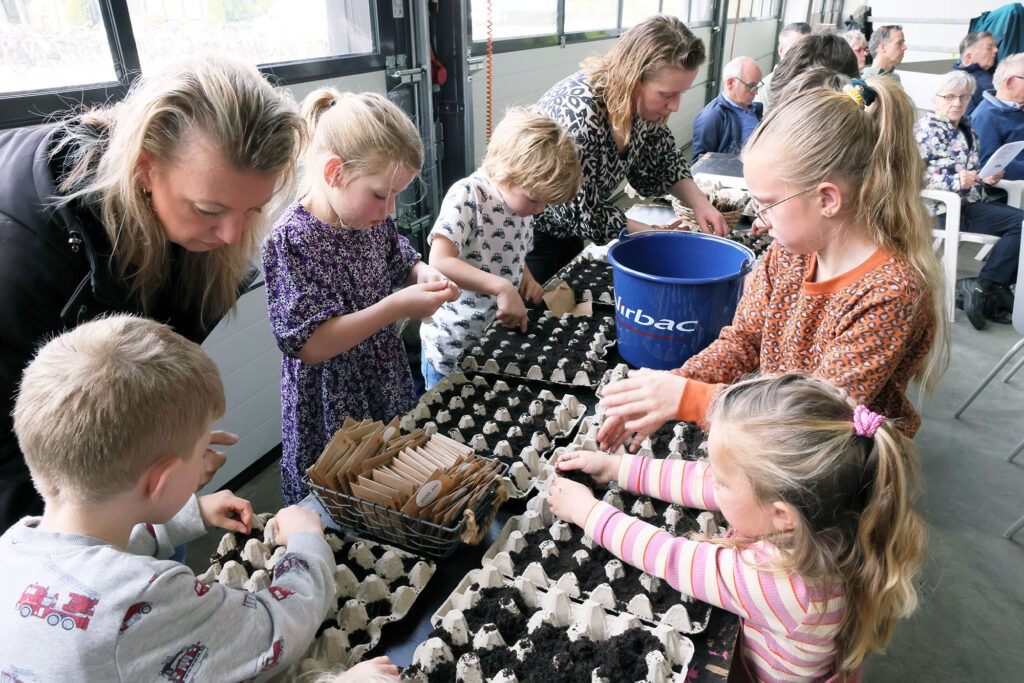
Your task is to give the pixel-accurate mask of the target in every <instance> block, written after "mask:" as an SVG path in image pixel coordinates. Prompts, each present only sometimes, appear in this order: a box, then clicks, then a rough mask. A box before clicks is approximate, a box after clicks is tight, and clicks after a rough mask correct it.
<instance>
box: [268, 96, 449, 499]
mask: <svg viewBox="0 0 1024 683" xmlns="http://www.w3.org/2000/svg"><path fill="white" fill-rule="evenodd" d="M302 113H303V115H304V116H305V118H306V122H307V124H308V126H309V136H310V146H309V149H308V150H307V152H306V157H305V176H304V178H303V182H302V186H303V187H302V191H301V193H300V195H299V198H298V200H297V201H295V202H293V203H292V204H291V206H289V207H288V208H287V209H286V210H285V212H284V213H283V214H282V215H281V217H280V218H279V219H278V221H277V223H276V224H275V225H274V229H273V231H272V232H271V234H270V235H268V236H267V239H266V241H265V242H264V243H263V250H262V255H263V272H264V275H265V276H266V280H267V306H268V308H269V309H270V324H271V327H272V328H273V331H274V336H275V337H276V338H277V345H278V347H280V349H281V352H282V353H283V354H284V360H283V362H282V364H281V484H282V487H283V490H284V500H285V504H287V505H291V504H292V503H298V502H299V501H300V500H302V498H303V497H305V495H306V493H308V491H307V489H306V487H305V486H304V484H303V483H302V475H303V474H304V473H305V471H306V468H308V467H309V466H310V465H312V464H313V462H315V461H316V459H317V458H318V457H319V456H320V453H321V452H322V451H323V449H324V446H326V445H327V442H328V441H329V440H330V439H331V437H333V436H334V433H335V432H336V431H337V430H339V429H340V428H341V426H342V424H343V423H344V421H345V419H346V418H352V419H355V420H362V419H371V420H383V421H384V422H387V421H389V420H391V418H393V417H395V416H397V415H401V414H402V413H404V412H405V411H407V410H409V409H410V408H412V406H413V404H414V403H416V394H415V392H414V391H413V384H412V371H411V369H410V367H409V358H408V356H407V355H406V352H405V345H404V344H403V343H402V337H401V335H400V334H399V329H398V326H397V325H396V324H395V323H396V322H397V321H398V320H399V319H403V318H404V319H419V318H425V317H428V316H430V315H431V314H432V313H433V312H434V311H436V310H437V308H438V307H439V306H440V305H441V304H442V303H444V302H446V301H454V300H455V299H457V298H458V296H459V294H460V291H459V288H458V287H456V286H455V285H454V284H453V283H450V282H448V280H447V279H445V277H444V276H443V275H441V273H439V272H438V271H437V270H436V269H434V268H432V267H431V266H429V265H428V264H427V263H425V262H424V261H422V260H420V255H419V253H418V252H417V251H416V250H415V249H413V248H412V246H411V245H410V244H409V241H408V240H407V239H405V238H404V237H402V236H401V235H399V234H398V228H397V227H396V226H395V221H394V219H393V218H392V216H391V214H392V213H394V211H395V197H396V196H397V195H398V193H400V192H401V191H402V190H404V189H405V188H406V187H407V186H408V185H409V183H411V182H412V180H413V178H414V177H415V176H416V174H418V173H419V171H420V166H421V165H422V164H423V143H422V142H421V141H420V138H419V133H418V132H417V130H416V126H415V125H414V124H413V122H412V121H410V120H409V117H407V116H406V115H405V114H404V113H403V112H402V110H401V109H399V108H398V106H397V105H395V104H394V103H393V102H391V101H390V100H388V98H386V97H384V96H383V95H378V94H376V93H340V92H337V91H336V90H332V89H330V88H324V89H321V90H317V91H315V92H312V93H310V94H309V95H307V96H306V99H305V100H304V102H303V104H302ZM395 290H397V291H395Z"/></svg>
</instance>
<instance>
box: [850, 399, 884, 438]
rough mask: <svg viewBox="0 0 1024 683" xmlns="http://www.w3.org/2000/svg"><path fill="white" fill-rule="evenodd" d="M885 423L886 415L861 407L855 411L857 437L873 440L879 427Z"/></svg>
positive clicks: (854, 424)
mask: <svg viewBox="0 0 1024 683" xmlns="http://www.w3.org/2000/svg"><path fill="white" fill-rule="evenodd" d="M883 422H885V415H879V414H878V413H873V412H871V411H870V410H869V409H868V407H867V406H865V405H859V406H857V407H856V408H854V409H853V429H854V431H855V432H857V436H866V437H868V438H872V437H874V436H875V432H876V431H877V430H878V426H879V425H881V424H882V423H883Z"/></svg>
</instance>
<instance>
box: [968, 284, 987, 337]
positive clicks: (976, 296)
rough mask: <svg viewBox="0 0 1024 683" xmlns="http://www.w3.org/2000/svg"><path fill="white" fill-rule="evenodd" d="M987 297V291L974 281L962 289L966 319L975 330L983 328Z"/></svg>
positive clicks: (985, 318)
mask: <svg viewBox="0 0 1024 683" xmlns="http://www.w3.org/2000/svg"><path fill="white" fill-rule="evenodd" d="M988 298H989V295H988V292H986V291H985V290H984V289H982V288H981V287H980V286H979V285H978V283H976V282H975V283H972V284H971V286H970V287H967V288H966V289H964V311H965V312H966V313H967V319H968V320H970V321H971V325H973V326H974V329H976V330H983V329H985V323H986V321H987V316H986V315H985V309H986V308H987V307H988Z"/></svg>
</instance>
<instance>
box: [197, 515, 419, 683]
mask: <svg viewBox="0 0 1024 683" xmlns="http://www.w3.org/2000/svg"><path fill="white" fill-rule="evenodd" d="M272 519H273V517H272V515H271V514H269V513H265V514H260V515H255V516H254V517H253V520H252V525H251V531H250V533H248V534H241V533H237V532H230V533H227V534H225V535H224V536H223V537H222V538H221V540H220V544H219V545H218V546H217V551H216V553H214V554H213V555H212V556H211V558H210V561H211V564H210V568H209V569H208V570H207V571H206V572H205V573H203V574H201V575H200V576H199V577H198V579H199V580H200V581H202V582H203V583H207V584H209V583H213V582H214V581H216V582H218V583H221V584H224V585H225V586H228V587H230V588H239V589H244V590H248V591H251V592H257V591H260V590H265V589H267V588H269V587H270V583H271V577H272V576H273V569H274V567H275V566H276V564H277V562H278V561H279V560H280V558H281V557H283V556H284V554H285V553H286V552H287V548H286V546H283V545H278V544H277V543H276V538H275V536H276V524H274V523H273V522H272V521H271V520H272ZM324 538H325V539H326V540H327V544H328V545H329V546H330V548H331V551H332V552H333V553H334V560H335V562H336V564H337V566H336V568H335V571H334V601H333V605H334V606H333V607H332V608H331V610H330V611H329V612H328V614H327V616H326V617H325V618H324V620H323V622H322V623H321V624H320V627H319V628H318V629H317V632H316V638H315V639H314V640H313V642H312V643H311V644H310V646H309V648H308V649H307V651H306V653H305V654H304V655H303V657H302V658H301V659H300V660H299V661H297V662H296V663H295V664H293V665H292V666H291V667H289V668H288V669H287V670H286V671H285V672H282V674H281V678H282V680H294V678H295V676H296V675H298V674H299V673H301V672H314V671H327V670H330V669H333V668H335V667H337V666H338V665H339V664H341V665H344V666H346V667H348V666H352V665H353V664H355V663H357V662H359V661H360V660H361V659H362V658H363V656H364V655H365V654H366V653H367V652H368V651H369V650H370V649H372V648H373V647H375V646H376V645H377V643H379V642H380V637H381V628H382V627H383V626H384V625H385V624H387V623H389V622H393V621H398V620H399V619H401V618H403V617H404V616H405V615H406V614H408V613H409V609H410V608H411V607H412V605H413V603H415V601H416V599H417V598H418V597H419V595H420V593H422V592H423V588H424V587H425V586H426V585H427V583H429V581H430V579H431V577H433V575H434V571H435V569H436V565H435V564H434V563H433V562H430V561H427V560H423V559H421V558H419V557H417V556H415V555H412V554H410V553H407V552H404V551H401V550H398V549H396V548H392V547H391V546H387V545H384V544H381V543H375V542H372V541H365V540H362V539H359V538H356V537H355V536H352V535H350V534H345V535H343V536H340V535H338V534H336V533H334V532H333V531H330V530H325V532H324Z"/></svg>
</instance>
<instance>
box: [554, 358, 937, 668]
mask: <svg viewBox="0 0 1024 683" xmlns="http://www.w3.org/2000/svg"><path fill="white" fill-rule="evenodd" d="M708 415H709V419H708V424H709V425H710V434H709V439H708V450H709V454H710V457H709V462H689V461H683V460H659V459H651V458H644V457H640V456H635V455H631V454H624V455H611V454H608V453H599V452H589V451H578V452H575V453H568V454H565V455H563V456H562V457H561V458H560V459H559V461H558V469H559V470H563V471H564V470H574V469H575V470H582V471H584V472H586V473H588V474H590V475H591V476H592V477H593V478H594V480H595V481H596V482H597V483H599V484H604V483H608V482H610V481H617V483H618V485H619V486H620V487H622V488H625V489H628V490H629V491H632V492H634V493H640V494H645V495H650V496H653V497H656V498H660V499H662V500H666V501H670V502H673V503H680V504H683V505H686V506H688V507H697V508H704V509H708V510H720V511H721V512H722V514H723V515H724V516H725V519H726V520H727V521H728V522H729V524H730V525H731V526H732V531H731V532H730V534H729V537H727V538H724V539H698V540H689V539H685V538H675V537H673V536H671V535H670V534H668V533H667V532H665V531H662V530H661V529H658V528H657V527H654V526H651V525H649V524H647V523H645V522H643V521H641V520H638V519H635V518H633V517H630V516H629V515H626V514H624V513H623V512H621V511H620V510H618V509H616V508H614V507H612V506H611V505H609V504H608V503H605V502H603V501H598V500H596V499H595V498H594V496H593V494H592V493H591V492H590V490H589V489H588V488H587V487H586V486H583V485H581V484H577V483H575V482H572V481H570V480H568V479H565V478H562V477H559V478H556V479H555V481H554V482H553V484H552V486H551V490H550V498H549V503H550V505H551V510H552V511H553V512H554V513H555V514H556V515H558V516H559V517H561V518H562V519H565V520H566V521H569V522H573V523H575V524H578V525H579V526H581V527H583V529H584V530H585V531H586V533H587V535H589V536H590V537H591V538H593V539H594V540H595V541H596V542H597V543H599V544H600V545H602V546H603V547H605V548H607V549H608V550H609V551H611V552H612V553H614V554H615V555H617V556H618V557H620V558H622V559H623V560H625V561H626V562H629V563H630V564H633V565H634V566H636V567H639V568H641V569H643V570H644V571H646V572H648V573H650V574H653V575H655V576H658V577H660V578H664V579H666V580H667V581H668V582H669V583H670V584H671V585H672V586H673V587H674V588H676V589H677V590H679V591H681V592H683V593H687V594H689V595H692V596H694V597H696V598H698V599H700V600H704V601H706V602H709V603H712V604H715V605H719V606H721V607H723V608H725V609H727V610H729V611H731V612H735V613H736V614H738V615H740V618H741V621H742V624H743V628H742V630H741V644H740V648H739V651H740V652H742V654H743V657H742V658H737V660H736V661H735V663H734V668H735V667H740V668H742V669H743V673H746V674H747V675H748V676H749V677H750V678H751V679H752V680H757V681H817V680H830V681H857V680H859V679H860V666H861V662H862V661H863V659H864V657H865V656H866V655H867V654H868V652H869V651H872V650H874V651H880V650H881V649H882V648H883V647H884V646H885V645H886V643H888V641H889V638H890V636H891V634H892V631H893V628H894V626H895V624H896V621H897V620H898V619H900V618H902V617H905V616H907V615H909V614H910V613H911V612H913V610H914V609H915V607H916V606H917V594H916V592H915V589H914V586H913V583H912V579H913V576H914V574H915V573H916V572H917V571H918V569H919V568H920V564H921V560H922V557H923V554H924V548H925V544H926V534H925V528H924V523H923V521H922V519H921V517H920V515H919V514H918V512H917V511H916V510H915V509H914V507H913V499H914V497H915V495H916V492H917V490H918V481H919V472H918V469H917V461H916V458H915V456H914V452H913V445H912V442H911V441H910V440H909V439H907V438H906V437H905V436H904V435H903V434H902V433H901V432H900V431H899V430H898V429H897V428H896V427H895V425H894V424H893V423H892V422H891V421H889V420H886V419H885V418H884V417H882V416H881V415H877V414H875V413H872V412H871V411H869V410H867V409H866V408H865V407H864V406H857V405H855V404H854V402H853V400H852V399H850V398H849V397H848V396H847V395H846V394H845V393H844V392H843V391H842V390H841V389H838V388H836V387H833V386H832V385H830V384H828V383H827V382H825V381H823V380H819V379H813V378H810V377H807V376H805V375H800V374H797V373H789V374H785V375H774V376H762V377H756V378H753V379H748V380H745V381H743V382H739V383H737V384H734V385H732V386H730V387H727V388H726V389H724V390H722V392H720V393H719V394H718V396H716V398H715V400H714V402H713V404H712V406H711V408H710V410H709V413H708Z"/></svg>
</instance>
